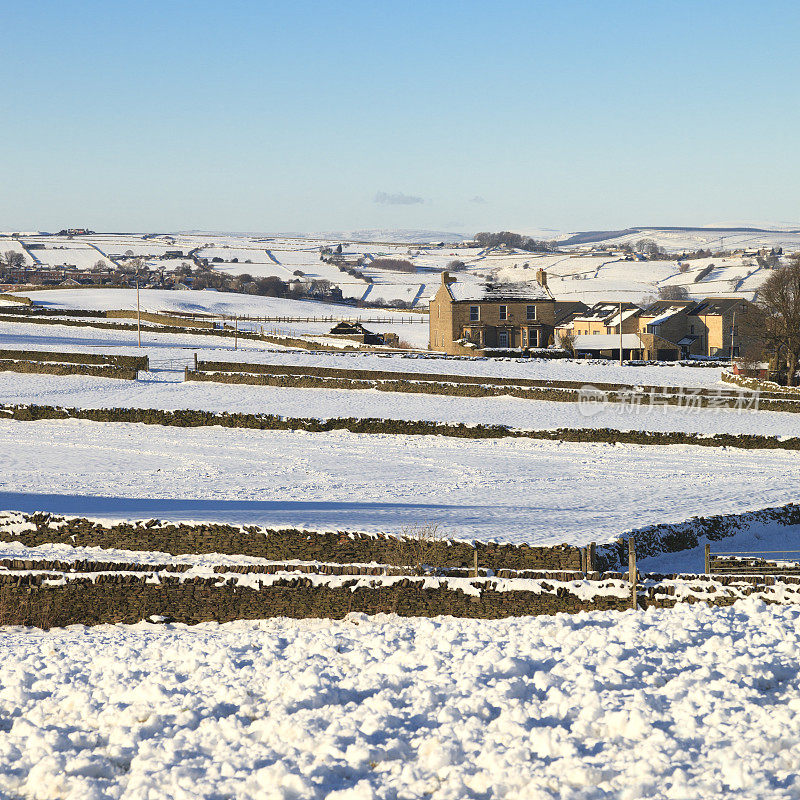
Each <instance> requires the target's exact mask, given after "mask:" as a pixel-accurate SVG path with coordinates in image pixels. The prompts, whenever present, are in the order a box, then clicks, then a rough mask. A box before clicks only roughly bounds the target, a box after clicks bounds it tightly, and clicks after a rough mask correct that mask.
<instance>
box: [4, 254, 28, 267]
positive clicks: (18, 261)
mask: <svg viewBox="0 0 800 800" xmlns="http://www.w3.org/2000/svg"><path fill="white" fill-rule="evenodd" d="M3 261H4V262H5V264H6V266H7V267H12V268H17V267H24V266H25V256H24V255H23V254H22V253H20V252H19V251H18V250H6V251H5V253H3Z"/></svg>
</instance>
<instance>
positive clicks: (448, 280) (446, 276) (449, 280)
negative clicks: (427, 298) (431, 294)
mask: <svg viewBox="0 0 800 800" xmlns="http://www.w3.org/2000/svg"><path fill="white" fill-rule="evenodd" d="M455 282H456V279H455V278H453V277H451V275H450V273H449V272H448V271H447V270H444V271H443V272H442V286H447V285H448V284H450V283H455Z"/></svg>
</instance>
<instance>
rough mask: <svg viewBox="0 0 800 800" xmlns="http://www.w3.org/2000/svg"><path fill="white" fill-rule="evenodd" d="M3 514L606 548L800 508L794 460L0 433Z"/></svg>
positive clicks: (503, 446)
mask: <svg viewBox="0 0 800 800" xmlns="http://www.w3.org/2000/svg"><path fill="white" fill-rule="evenodd" d="M0 437H2V441H3V448H2V451H0V509H9V510H18V511H25V512H34V511H49V512H53V513H58V514H64V515H68V516H92V517H108V518H116V519H132V520H141V519H151V518H154V517H157V518H159V519H162V520H169V521H181V520H196V521H205V520H213V521H220V522H228V523H234V524H235V523H242V524H243V523H255V524H260V525H264V526H266V527H298V528H310V529H314V530H330V529H338V530H361V531H371V532H386V533H401V532H403V530H404V529H407V528H409V527H411V526H419V525H429V524H434V525H438V526H439V531H440V533H441V534H443V535H444V536H447V537H451V538H463V539H479V540H490V539H496V540H499V541H511V542H528V543H531V544H542V545H543V544H554V543H559V542H572V543H575V544H585V543H588V542H590V541H596V542H598V543H600V542H603V541H606V540H609V539H611V538H613V537H614V536H616V535H618V534H620V533H622V532H624V531H626V530H630V529H634V528H640V527H642V526H644V525H648V524H655V523H662V522H681V521H684V520H686V519H687V518H688V517H690V516H692V515H704V516H708V515H711V514H722V513H737V512H741V511H748V510H755V509H759V508H764V507H767V506H776V505H783V504H785V503H787V502H790V501H795V502H796V501H797V500H798V486H797V475H798V469H800V453H796V452H791V451H788V452H784V451H778V452H775V451H769V450H734V449H722V448H701V447H698V446H689V445H680V446H677V445H673V446H661V447H647V446H635V445H616V446H615V445H604V444H585V443H575V444H571V443H561V442H542V441H535V440H522V439H513V440H512V439H501V440H464V439H456V438H450V437H440V436H398V435H376V434H352V433H348V432H344V431H337V432H332V433H304V432H293V431H256V430H248V429H234V428H218V427H208V428H190V429H182V428H170V427H161V426H156V425H143V424H129V423H94V422H87V421H82V420H63V421H62V420H59V421H38V422H13V421H9V420H0Z"/></svg>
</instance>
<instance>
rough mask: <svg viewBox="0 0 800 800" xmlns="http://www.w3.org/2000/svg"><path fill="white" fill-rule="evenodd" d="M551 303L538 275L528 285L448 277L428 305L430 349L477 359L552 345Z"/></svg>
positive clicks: (541, 273) (444, 275) (544, 282)
mask: <svg viewBox="0 0 800 800" xmlns="http://www.w3.org/2000/svg"><path fill="white" fill-rule="evenodd" d="M555 306H556V301H555V299H554V298H553V295H552V294H551V293H550V290H549V289H548V288H547V273H546V272H544V271H543V270H539V271H538V272H537V275H536V281H535V282H533V281H531V282H528V283H502V284H494V283H482V284H477V283H466V282H459V281H458V280H457V279H456V278H454V277H453V276H451V275H450V274H449V273H448V272H443V273H442V282H441V285H440V286H439V288H438V290H437V292H436V294H435V295H434V296H433V297H432V298H431V299H430V341H429V349H430V350H438V351H439V352H442V353H447V354H449V355H472V356H474V355H480V354H481V353H482V352H484V351H485V350H489V349H493V348H500V349H508V348H522V349H531V348H541V347H548V346H549V345H551V344H553V342H554V330H555V313H556V310H555Z"/></svg>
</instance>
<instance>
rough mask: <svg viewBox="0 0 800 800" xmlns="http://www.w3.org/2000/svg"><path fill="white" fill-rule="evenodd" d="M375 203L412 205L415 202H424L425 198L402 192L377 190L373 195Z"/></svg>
mask: <svg viewBox="0 0 800 800" xmlns="http://www.w3.org/2000/svg"><path fill="white" fill-rule="evenodd" d="M374 202H375V203H380V204H382V205H387V206H413V205H416V204H417V203H424V202H425V200H424V199H423V198H421V197H417V195H415V194H403V192H378V193H377V194H376V195H375V200H374Z"/></svg>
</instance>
